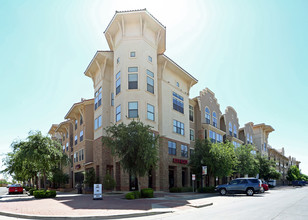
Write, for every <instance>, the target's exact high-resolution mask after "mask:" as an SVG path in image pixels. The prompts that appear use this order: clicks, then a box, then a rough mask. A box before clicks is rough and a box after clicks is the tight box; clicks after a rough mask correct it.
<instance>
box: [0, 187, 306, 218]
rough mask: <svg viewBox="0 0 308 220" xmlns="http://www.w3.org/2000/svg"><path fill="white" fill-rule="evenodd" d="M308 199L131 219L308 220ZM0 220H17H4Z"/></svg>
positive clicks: (297, 191)
mask: <svg viewBox="0 0 308 220" xmlns="http://www.w3.org/2000/svg"><path fill="white" fill-rule="evenodd" d="M6 190H7V189H6V188H0V193H5V194H6V192H7V191H6ZM199 195H200V194H199ZM307 195H308V187H296V188H295V187H281V188H276V189H273V190H270V191H268V192H265V193H263V194H255V195H254V196H253V197H249V196H246V195H227V196H214V197H208V198H205V199H206V201H208V202H211V203H213V205H212V206H207V207H203V208H190V209H181V210H179V209H177V210H176V211H175V212H173V213H168V214H159V215H153V216H145V217H134V218H127V219H139V220H148V219H150V220H156V219H164V220H178V219H194V220H197V219H228V220H230V219H249V220H250V219H275V220H278V219H308V209H307V204H308V198H307ZM0 210H1V208H0ZM103 218H104V217H103ZM0 219H17V218H13V217H5V216H0ZM97 219H102V218H97ZM122 219H123V218H122Z"/></svg>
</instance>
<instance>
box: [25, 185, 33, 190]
mask: <svg viewBox="0 0 308 220" xmlns="http://www.w3.org/2000/svg"><path fill="white" fill-rule="evenodd" d="M24 188H25V190H26V191H29V190H30V189H32V187H30V186H25V187H24Z"/></svg>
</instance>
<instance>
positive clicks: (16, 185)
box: [10, 184, 21, 187]
mask: <svg viewBox="0 0 308 220" xmlns="http://www.w3.org/2000/svg"><path fill="white" fill-rule="evenodd" d="M10 187H21V185H20V184H13V185H11V186H10Z"/></svg>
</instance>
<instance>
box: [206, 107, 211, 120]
mask: <svg viewBox="0 0 308 220" xmlns="http://www.w3.org/2000/svg"><path fill="white" fill-rule="evenodd" d="M205 123H206V124H211V112H210V109H209V108H208V107H206V108H205Z"/></svg>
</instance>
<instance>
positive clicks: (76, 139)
mask: <svg viewBox="0 0 308 220" xmlns="http://www.w3.org/2000/svg"><path fill="white" fill-rule="evenodd" d="M77 141H78V138H77V135H75V145H77Z"/></svg>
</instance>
